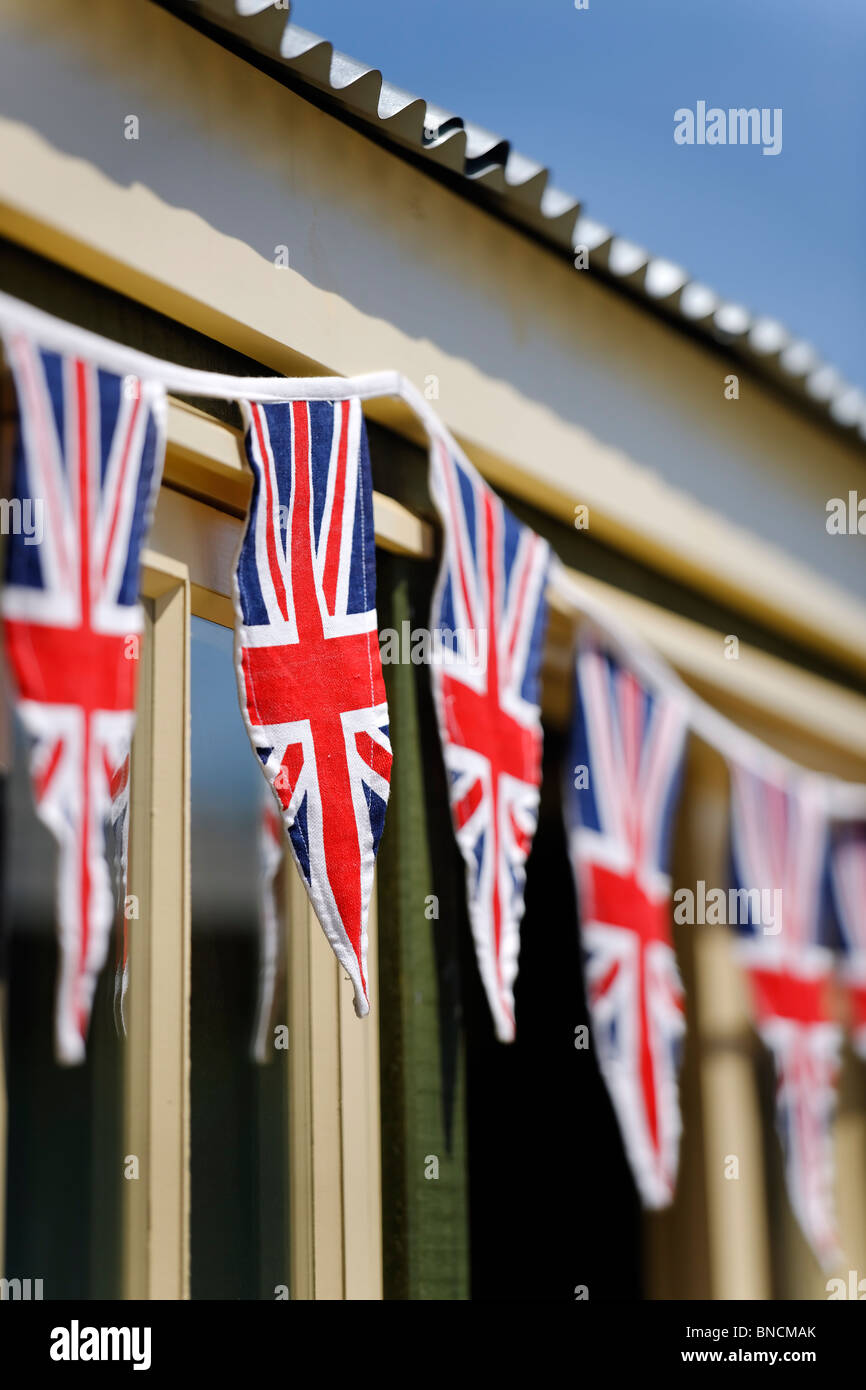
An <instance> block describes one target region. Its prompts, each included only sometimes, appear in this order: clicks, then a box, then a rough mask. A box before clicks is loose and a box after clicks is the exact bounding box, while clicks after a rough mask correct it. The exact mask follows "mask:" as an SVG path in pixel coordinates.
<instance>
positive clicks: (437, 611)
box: [430, 440, 550, 1042]
mask: <svg viewBox="0 0 866 1390" xmlns="http://www.w3.org/2000/svg"><path fill="white" fill-rule="evenodd" d="M430 479H431V491H432V493H433V498H434V500H435V502H436V505H437V507H438V509H439V512H440V515H441V517H442V521H443V529H444V545H443V553H442V563H441V567H440V570H439V575H438V579H437V583H436V590H435V593H434V596H433V611H432V616H431V619H430V626H431V631H432V635H433V653H432V663H431V672H432V681H433V695H434V700H435V705H436V713H437V718H438V724H439V734H440V738H441V740H442V749H443V754H444V758H445V767H446V771H447V773H448V778H449V784H450V785H449V797H450V802H451V818H452V822H453V825H454V831H455V834H456V837H457V843H458V845H459V846H460V851H461V853H462V855H463V858H464V860H465V861H466V880H467V896H468V902H469V917H470V921H471V924H472V934H473V938H474V941H475V950H476V954H477V958H478V966H479V971H480V974H481V979H482V981H483V984H484V988H485V990H486V992H487V999H488V1002H489V1004H490V1010H491V1013H492V1015H493V1021H494V1024H495V1028H496V1033H497V1036H498V1037H499V1039H500V1041H502V1042H511V1041H512V1039H513V1038H514V993H513V988H514V981H515V978H516V976H517V957H518V953H519V950H520V922H521V918H522V917H523V889H524V883H525V878H526V873H525V867H524V866H525V864H526V859H527V857H528V855H529V851H530V849H531V847H532V838H533V835H534V834H535V827H536V823H537V820H538V801H539V787H540V784H541V746H542V735H541V717H540V710H539V706H538V686H539V667H540V664H541V651H542V646H543V642H544V631H545V625H546V621H547V604H546V601H545V597H544V592H545V585H546V581H547V570H548V565H549V563H550V550H549V547H548V546H547V544H546V543H545V542H544V541H542V540H541V539H540V538H539V537H538V536H536V535H535V533H534V532H533V531H531V530H530V529H529V527H527V526H522V525H521V524H520V523H519V522H518V521H517V520H516V519H515V518H514V517H513V516H512V515H511V513H510V512H509V511H508V510H507V508H506V507H504V506H503V504H502V503H501V502H500V501H499V499H498V497H497V496H496V495H495V493H493V492H492V491H491V489H490V488H489V487H487V485H486V484H485V483H484V482H483V481H482V479H481V478H480V477H479V476H478V475H477V474H476V473H475V472H474V470H471V469H470V468H469V466H468V465H465V464H463V463H461V462H458V460H457V459H455V458H454V457H453V456H452V454H451V452H450V451H449V449H448V448H446V446H445V445H444V443H443V442H441V441H440V440H436V441H435V442H434V444H433V448H432V451H431V466H430Z"/></svg>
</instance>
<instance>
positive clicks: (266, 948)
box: [252, 782, 286, 1064]
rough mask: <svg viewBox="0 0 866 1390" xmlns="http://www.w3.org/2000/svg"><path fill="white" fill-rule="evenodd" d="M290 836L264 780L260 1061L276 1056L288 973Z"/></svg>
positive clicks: (256, 1048)
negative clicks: (282, 878) (285, 918)
mask: <svg viewBox="0 0 866 1390" xmlns="http://www.w3.org/2000/svg"><path fill="white" fill-rule="evenodd" d="M285 847H286V836H285V832H284V830H283V823H282V820H281V819H280V816H279V814H278V812H277V804H276V802H275V800H274V797H273V794H272V793H271V790H270V788H269V787H268V786H267V785H266V784H265V783H264V782H262V805H261V810H260V814H259V826H258V850H259V987H258V999H257V1002H256V1020H255V1024H254V1026H253V1041H252V1055H253V1060H254V1061H256V1062H260V1063H263V1064H264V1063H267V1062H270V1061H271V1060H272V1058H273V1055H274V1052H273V1043H274V1037H273V1033H272V1031H271V1029H272V1027H273V1026H274V1009H275V1005H276V998H277V986H278V983H279V981H280V980H281V979H282V978H283V977H284V975H285V950H284V937H283V934H282V932H281V931H280V912H279V891H278V884H277V874H278V873H279V870H280V866H281V864H282V862H283V852H284V850H285Z"/></svg>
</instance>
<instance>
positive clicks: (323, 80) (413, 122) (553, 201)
mask: <svg viewBox="0 0 866 1390" xmlns="http://www.w3.org/2000/svg"><path fill="white" fill-rule="evenodd" d="M157 3H160V4H162V5H163V7H164V8H166V9H170V10H172V11H173V12H174V13H176V14H178V15H180V16H182V17H187V18H190V19H193V20H196V19H197V20H199V21H202V22H203V23H204V24H205V25H206V26H207V27H208V29H209V31H210V32H214V33H216V34H217V35H230V36H231V37H232V46H233V47H238V46H239V47H241V48H247V49H249V50H253V51H254V52H256V53H258V54H260V55H262V56H263V57H264V58H266V59H268V60H269V61H270V63H273V64H276V65H279V66H280V67H282V68H283V69H284V70H285V72H286V75H287V80H290V81H291V83H292V85H293V86H294V85H296V84H297V85H300V86H302V87H305V88H308V89H312V91H313V92H316V93H319V94H321V97H322V98H323V99H324V102H325V104H326V105H327V106H328V107H329V108H332V109H335V110H337V111H341V112H344V113H345V114H346V115H347V116H350V117H352V118H354V119H355V120H356V121H358V122H360V123H361V124H362V125H363V126H365V127H367V128H369V130H370V132H371V133H373V134H375V135H376V137H377V138H378V139H381V140H383V141H385V142H387V143H390V144H393V145H395V146H397V147H400V148H402V149H404V150H406V151H408V152H411V153H412V155H413V156H415V157H418V158H420V159H421V160H422V161H425V162H429V164H430V166H431V169H435V170H439V171H442V172H444V173H446V174H447V175H449V176H451V178H452V180H453V182H454V186H456V187H458V188H459V187H460V186H461V184H463V186H464V187H465V190H466V192H467V193H468V192H470V191H472V192H475V193H477V194H478V195H480V196H481V197H482V198H483V200H484V202H485V205H486V206H487V207H489V208H490V209H492V210H494V211H497V212H499V213H500V214H501V215H502V216H505V217H508V218H509V219H510V220H512V221H515V222H518V223H520V224H521V225H523V226H525V227H527V228H528V229H529V230H531V231H532V232H534V233H535V234H536V235H538V236H540V237H542V238H543V239H544V240H545V241H547V242H548V243H549V244H550V245H552V246H554V247H556V248H557V249H559V250H561V251H562V252H564V253H565V254H567V255H568V256H569V257H570V258H571V257H573V256H574V252H575V250H576V248H577V247H580V246H586V247H588V249H589V256H588V262H589V273H598V274H601V275H602V276H604V277H605V278H606V279H608V280H609V281H611V282H613V283H615V284H618V285H621V286H622V287H623V288H624V289H626V290H627V291H628V292H630V293H631V294H632V295H634V296H635V297H636V298H638V299H639V300H643V301H644V302H645V303H648V304H649V305H651V306H652V307H653V308H654V309H656V310H658V311H659V312H661V313H663V314H665V315H666V316H668V317H669V318H671V319H672V320H673V321H674V322H677V323H679V325H680V326H681V327H683V328H684V329H689V330H691V331H695V332H697V333H698V334H700V335H702V336H704V337H706V338H709V339H711V340H712V341H713V342H714V343H716V344H719V345H721V346H723V347H725V348H726V349H728V350H730V351H732V352H734V353H736V354H737V355H738V356H740V357H742V358H743V359H745V360H746V361H747V362H749V363H750V364H752V365H754V366H756V367H757V368H759V369H760V370H761V371H762V372H763V373H764V374H765V375H766V376H768V377H770V378H771V379H772V380H774V381H775V382H777V383H778V384H779V385H781V386H783V387H784V388H785V389H787V390H788V391H790V392H792V393H794V394H795V395H796V396H797V397H798V398H799V399H800V400H801V401H803V402H804V403H806V404H809V405H811V406H813V407H814V408H815V409H817V410H819V411H820V412H821V413H822V414H825V415H827V416H829V417H830V419H831V420H832V421H833V422H834V423H835V424H836V425H837V426H839V427H840V428H841V429H844V430H846V431H848V432H849V433H852V434H856V435H858V436H859V438H860V439H862V440H863V441H866V394H864V393H863V392H862V391H860V390H859V389H857V388H856V387H855V386H853V385H852V384H851V383H850V382H848V381H846V380H845V379H844V378H843V377H842V376H841V375H840V373H839V372H837V371H836V370H835V369H834V368H833V367H831V366H830V365H829V364H828V363H826V362H824V361H822V360H821V358H820V357H819V356H818V354H817V353H816V352H815V350H814V348H813V347H812V346H811V344H809V343H807V342H805V341H804V340H802V339H798V338H795V337H794V336H793V335H792V334H791V333H790V332H789V331H788V330H787V328H785V327H784V325H783V324H781V323H779V322H778V321H777V320H775V319H771V318H765V317H760V316H758V315H755V314H753V313H751V312H750V311H749V310H748V309H746V308H744V307H743V306H742V305H740V304H735V303H732V302H730V301H727V300H724V299H722V297H721V296H720V295H718V294H716V293H715V292H714V291H713V290H712V289H710V288H709V287H708V286H706V285H702V284H700V283H699V282H698V281H696V280H693V279H692V278H691V277H690V276H689V274H688V273H687V271H685V270H684V269H683V268H682V267H681V266H678V265H675V264H673V263H672V262H671V261H667V260H663V259H661V258H659V257H656V256H652V255H650V253H649V252H648V251H646V250H645V249H644V248H643V247H642V246H637V245H635V244H634V243H633V242H631V241H628V240H626V239H625V238H624V237H620V236H617V235H616V234H615V233H614V232H613V231H611V230H610V228H608V227H605V226H603V225H602V224H601V223H599V222H595V221H593V220H592V219H591V218H589V217H587V216H586V215H585V214H584V213H583V212H582V210H581V207H580V204H579V202H578V201H577V199H575V198H573V197H571V196H570V195H569V194H568V193H564V192H563V191H562V190H561V189H558V188H556V187H555V186H553V185H552V184H551V182H550V170H549V169H547V168H545V166H544V165H542V164H538V163H536V161H535V160H532V159H527V158H526V157H525V156H524V155H521V154H519V153H518V152H517V151H516V150H513V149H512V147H511V144H510V143H509V141H508V140H505V139H503V138H501V137H500V136H498V135H494V134H493V133H492V132H491V131H489V130H485V129H483V127H481V126H478V125H474V124H472V123H471V122H469V121H464V120H463V119H462V118H461V117H460V116H456V115H454V114H453V113H452V112H450V111H445V110H444V109H443V108H442V107H439V106H435V105H434V104H433V103H432V102H428V101H425V100H424V99H423V98H421V97H416V96H413V95H412V94H411V93H409V92H405V91H403V90H402V89H401V88H400V87H394V86H392V84H391V83H390V82H386V81H385V80H384V79H383V77H382V74H381V72H379V70H378V69H377V68H371V67H369V66H368V65H367V64H366V63H361V62H358V61H357V60H356V59H355V58H350V57H347V55H346V54H344V53H339V52H337V51H336V50H335V49H334V46H333V44H331V43H329V42H328V41H327V40H326V39H322V38H320V37H319V36H318V35H316V34H311V33H310V32H309V31H308V30H306V29H301V28H299V26H298V25H296V24H292V23H291V22H290V21H289V16H288V5H285V6H283V7H282V8H276V7H275V5H274V3H273V0H157Z"/></svg>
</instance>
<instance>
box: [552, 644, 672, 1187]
mask: <svg viewBox="0 0 866 1390" xmlns="http://www.w3.org/2000/svg"><path fill="white" fill-rule="evenodd" d="M686 727H687V721H686V711H685V708H684V707H683V705H682V704H681V703H680V702H679V701H678V700H675V699H673V698H671V697H668V696H662V695H657V694H652V693H651V692H650V691H649V690H647V689H646V688H645V687H644V686H643V685H642V683H641V682H640V681H639V680H638V678H637V676H636V675H634V674H633V672H632V671H631V670H629V669H628V667H626V666H624V665H622V664H621V663H620V662H619V661H618V660H617V659H616V658H615V657H614V656H613V655H612V654H611V653H610V652H608V651H606V650H604V649H602V647H601V646H599V645H598V643H597V642H596V641H595V640H594V638H592V637H591V636H589V635H587V636H585V637H584V638H583V640H582V642H581V645H580V648H579V651H578V656H577V670H576V686H575V709H574V717H573V726H572V742H571V757H570V760H569V764H568V776H567V779H566V784H565V790H564V805H565V816H566V829H567V831H568V836H569V847H570V853H571V861H572V867H573V870H574V875H575V882H576V885H577V894H578V908H579V912H580V931H581V944H582V946H583V951H584V976H585V981H586V993H587V1000H588V1004H589V1013H590V1019H591V1023H592V1036H593V1041H594V1044H595V1047H596V1050H597V1053H598V1060H599V1066H600V1068H601V1072H602V1076H603V1077H604V1080H605V1084H606V1085H607V1088H608V1091H609V1092H610V1096H611V1099H612V1101H613V1105H614V1109H615V1111H616V1115H617V1119H618V1121H619V1126H620V1130H621V1132H622V1136H623V1142H624V1144H625V1149H626V1153H627V1155H628V1159H629V1162H630V1164H631V1168H632V1172H633V1173H634V1177H635V1181H636V1183H637V1186H638V1190H639V1191H640V1194H641V1198H642V1200H643V1203H644V1205H645V1206H647V1207H651V1208H654V1207H664V1206H667V1205H668V1204H669V1203H670V1202H671V1200H672V1198H673V1194H674V1189H675V1186H676V1176H677V1167H678V1162H679V1142H680V1130H681V1123H680V1109H679V1094H678V1085H677V1077H678V1072H679V1064H680V1052H681V1043H682V1036H683V1033H684V1031H685V1021H684V1017H683V993H682V985H681V982H680V976H679V971H678V970H677V964H676V958H675V955H674V949H673V940H672V934H671V909H670V895H671V883H670V873H669V859H670V842H671V831H672V825H673V817H674V812H675V809H676V804H677V795H678V791H679V785H680V775H681V769H682V762H683V754H684V750H685V741H686Z"/></svg>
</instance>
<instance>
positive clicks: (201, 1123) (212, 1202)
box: [191, 618, 289, 1299]
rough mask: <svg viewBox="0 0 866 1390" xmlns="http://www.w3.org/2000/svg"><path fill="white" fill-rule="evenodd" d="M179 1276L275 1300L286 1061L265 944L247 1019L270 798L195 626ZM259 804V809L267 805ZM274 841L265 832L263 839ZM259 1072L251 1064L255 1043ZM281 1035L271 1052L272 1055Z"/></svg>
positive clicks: (283, 1212) (278, 896)
mask: <svg viewBox="0 0 866 1390" xmlns="http://www.w3.org/2000/svg"><path fill="white" fill-rule="evenodd" d="M191 687H192V688H191V707H192V724H191V745H192V758H191V763H192V766H191V776H192V787H191V827H192V1001H191V1017H192V1025H191V1033H192V1036H191V1053H192V1078H191V1083H192V1097H191V1099H192V1271H191V1292H192V1297H193V1298H220V1299H223V1298H268V1299H272V1298H274V1297H275V1289H277V1288H278V1287H280V1286H288V1283H289V1271H288V1244H287V1227H288V1121H287V1102H286V1083H287V1078H288V1063H287V1057H288V1053H287V1051H286V1049H285V1047H279V1048H278V1047H276V1046H275V1045H274V1044H275V1041H276V1039H275V1035H274V1026H280V1025H282V1026H283V1029H284V1030H285V1024H286V1021H287V1020H286V1013H285V991H284V987H283V986H284V980H283V978H282V975H283V972H282V971H281V970H280V969H279V964H278V962H276V961H275V960H274V951H273V948H274V946H275V944H276V943H274V942H273V940H272V939H270V941H269V947H270V949H269V951H268V953H267V954H268V955H269V963H268V968H267V969H266V971H265V980H266V983H269V982H270V981H271V979H272V977H276V978H275V979H274V985H275V993H274V1004H273V1008H272V1009H268V1010H267V1015H268V1016H267V1019H266V1020H265V1022H264V1023H262V1022H261V1019H260V1017H259V979H260V974H261V965H262V940H263V928H264V926H265V924H266V922H267V920H268V918H269V916H270V919H271V929H272V930H273V928H274V926H275V924H276V923H277V922H278V923H279V931H280V935H282V923H283V920H284V919H283V911H282V892H281V887H282V885H281V879H282V872H283V871H282V869H281V868H278V869H277V870H276V873H275V875H274V893H275V901H274V902H273V903H272V905H271V906H272V909H273V910H272V913H270V914H269V912H268V911H267V907H268V904H267V901H266V898H265V895H264V893H263V891H262V877H261V875H262V869H261V867H260V866H261V864H262V856H263V850H264V851H265V854H266V855H267V851H268V849H269V848H271V849H274V850H275V853H274V854H272V855H271V867H272V868H273V864H274V858H276V859H277V860H278V861H279V860H280V859H281V846H282V844H283V840H282V836H281V832H279V827H277V831H278V833H279V835H280V838H279V839H278V840H277V841H276V844H274V841H273V840H271V841H270V842H269V841H268V839H267V835H268V826H267V825H266V824H264V825H263V815H264V814H265V813H268V814H270V812H271V809H272V802H273V796H272V793H271V792H270V790H269V788H268V786H267V783H266V782H265V780H264V778H263V776H262V774H261V772H260V770H259V768H258V767H257V766H256V759H255V756H254V754H253V752H252V750H251V748H250V745H249V740H248V738H247V734H246V730H245V729H244V726H243V722H242V719H241V714H240V710H239V707H238V697H237V686H236V682H235V675H234V658H233V650H232V633H231V632H230V630H229V629H227V628H223V627H219V626H217V625H216V624H214V623H210V622H207V621H205V620H204V619H202V618H193V620H192V640H191ZM266 795H267V797H268V798H270V800H266ZM271 829H273V826H271ZM259 1024H261V1026H260V1027H258V1032H259V1035H260V1038H261V1039H262V1040H263V1041H264V1056H265V1057H266V1059H267V1060H266V1061H264V1062H258V1061H256V1060H255V1059H254V1057H253V1045H254V1037H255V1034H256V1032H257V1025H259ZM285 1040H286V1038H285V1031H284V1033H283V1035H282V1036H281V1037H280V1038H279V1041H281V1042H285Z"/></svg>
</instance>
